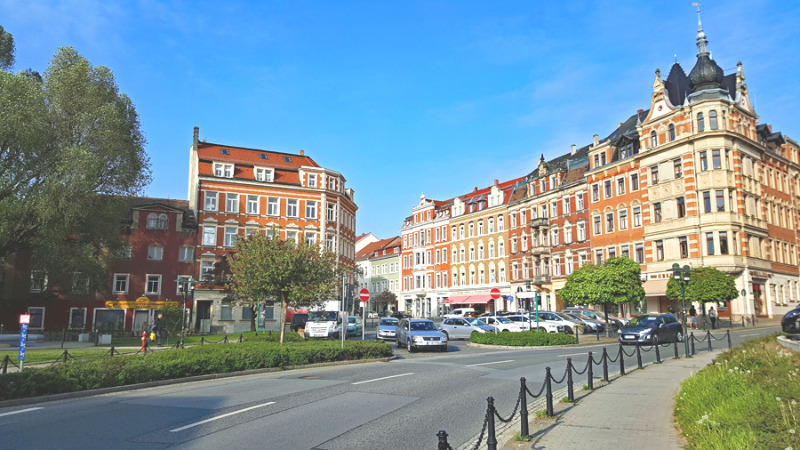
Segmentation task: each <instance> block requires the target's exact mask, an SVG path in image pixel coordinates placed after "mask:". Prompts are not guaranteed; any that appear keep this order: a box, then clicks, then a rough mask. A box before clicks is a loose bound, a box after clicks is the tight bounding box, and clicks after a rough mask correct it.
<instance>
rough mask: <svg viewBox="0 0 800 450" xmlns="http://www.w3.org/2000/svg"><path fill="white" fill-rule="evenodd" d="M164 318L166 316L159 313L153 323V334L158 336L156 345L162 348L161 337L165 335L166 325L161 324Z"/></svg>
mask: <svg viewBox="0 0 800 450" xmlns="http://www.w3.org/2000/svg"><path fill="white" fill-rule="evenodd" d="M163 318H164V315H163V314H161V313H159V314H158V316H157V317H156V318H155V320H154V321H153V333H155V334H156V343H157V344H158V345H159V346H161V335H162V334H163V330H164V325H162V324H161V319H163Z"/></svg>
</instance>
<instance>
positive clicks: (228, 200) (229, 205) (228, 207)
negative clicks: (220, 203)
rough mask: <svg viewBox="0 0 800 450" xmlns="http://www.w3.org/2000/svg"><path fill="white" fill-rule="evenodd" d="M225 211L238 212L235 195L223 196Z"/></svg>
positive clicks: (237, 200) (237, 197) (236, 196)
mask: <svg viewBox="0 0 800 450" xmlns="http://www.w3.org/2000/svg"><path fill="white" fill-rule="evenodd" d="M225 211H226V212H229V213H238V212H239V196H238V195H236V194H225Z"/></svg>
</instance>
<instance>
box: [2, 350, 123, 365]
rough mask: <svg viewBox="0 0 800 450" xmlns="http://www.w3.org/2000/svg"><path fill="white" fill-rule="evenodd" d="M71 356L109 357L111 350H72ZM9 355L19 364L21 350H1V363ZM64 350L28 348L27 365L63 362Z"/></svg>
mask: <svg viewBox="0 0 800 450" xmlns="http://www.w3.org/2000/svg"><path fill="white" fill-rule="evenodd" d="M68 351H69V354H70V355H71V356H72V357H73V358H78V359H82V358H88V357H96V356H104V355H108V352H109V348H107V347H90V348H70V349H68ZM6 355H8V356H9V357H10V358H11V361H12V362H13V363H14V364H17V365H18V364H19V350H18V349H17V348H12V349H10V350H0V362H1V361H2V360H3V359H4V358H5V356H6ZM63 355H64V350H62V349H57V348H54V349H42V350H32V349H30V348H28V349H27V350H26V351H25V364H38V363H45V362H53V361H56V360H59V359H60V360H62V361H63Z"/></svg>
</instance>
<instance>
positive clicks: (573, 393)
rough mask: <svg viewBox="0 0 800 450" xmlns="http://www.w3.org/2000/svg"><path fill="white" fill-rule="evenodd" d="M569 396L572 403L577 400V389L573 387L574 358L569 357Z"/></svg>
mask: <svg viewBox="0 0 800 450" xmlns="http://www.w3.org/2000/svg"><path fill="white" fill-rule="evenodd" d="M567 398H568V399H569V401H570V403H572V402H574V401H575V389H574V388H573V387H572V358H567Z"/></svg>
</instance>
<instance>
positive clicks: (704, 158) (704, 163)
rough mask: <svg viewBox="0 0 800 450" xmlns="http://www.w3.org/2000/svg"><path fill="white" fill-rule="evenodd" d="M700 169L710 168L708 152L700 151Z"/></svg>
mask: <svg viewBox="0 0 800 450" xmlns="http://www.w3.org/2000/svg"><path fill="white" fill-rule="evenodd" d="M700 170H702V171H706V170H708V154H707V153H706V152H700Z"/></svg>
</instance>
